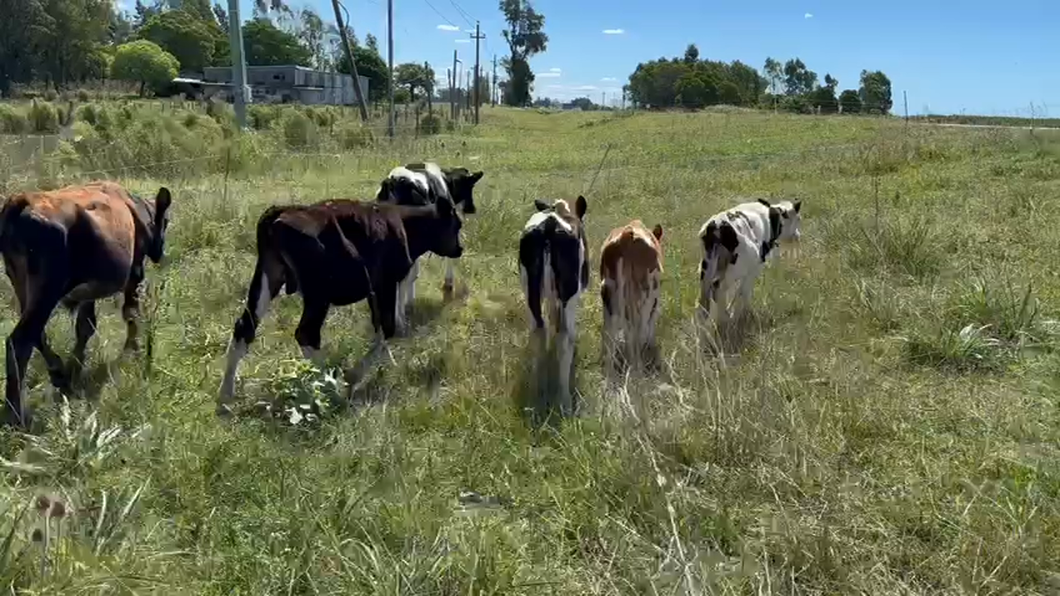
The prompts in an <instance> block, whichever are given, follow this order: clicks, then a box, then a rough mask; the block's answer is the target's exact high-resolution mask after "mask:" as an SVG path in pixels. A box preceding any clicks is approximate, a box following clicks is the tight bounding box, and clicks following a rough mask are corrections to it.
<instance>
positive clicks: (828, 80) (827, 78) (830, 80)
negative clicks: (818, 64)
mask: <svg viewBox="0 0 1060 596" xmlns="http://www.w3.org/2000/svg"><path fill="white" fill-rule="evenodd" d="M824 86H825V87H828V88H829V89H831V90H832V93H835V89H836V87H838V86H839V79H836V78H834V77H832V75H830V74H827V73H826V74H825V75H824Z"/></svg>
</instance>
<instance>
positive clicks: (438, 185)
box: [376, 162, 483, 330]
mask: <svg viewBox="0 0 1060 596" xmlns="http://www.w3.org/2000/svg"><path fill="white" fill-rule="evenodd" d="M482 176H483V172H471V171H469V170H468V169H467V168H464V167H457V168H446V169H442V168H441V167H439V166H438V164H436V163H432V162H426V163H414V164H406V165H404V166H398V167H396V168H394V169H392V170H390V173H389V174H388V175H387V177H386V178H385V179H384V180H383V182H382V183H381V184H380V185H379V190H378V191H377V192H376V200H377V201H380V202H385V203H394V204H398V205H430V204H432V203H434V202H435V201H438V200H440V199H449V200H450V201H452V203H453V204H454V205H461V206H462V208H463V212H464V214H466V215H471V214H473V213H475V211H476V207H475V197H474V190H475V184H476V183H477V182H478V181H479V180H481V179H482ZM453 268H454V259H446V262H445V283H444V285H443V286H442V289H443V291H444V292H445V293H446V294H451V293H452V291H453V284H454V279H453V278H454V272H453ZM419 273H420V266H419V261H418V260H416V259H413V264H412V269H411V270H410V271H409V274H408V277H406V278H405V279H404V280H403V281H402V283H401V285H400V286H399V287H398V297H397V304H396V308H397V314H396V316H397V326H398V329H399V330H403V329H404V328H405V309H406V308H407V307H408V305H409V304H411V303H412V301H413V300H414V299H415V297H416V278H417V277H419Z"/></svg>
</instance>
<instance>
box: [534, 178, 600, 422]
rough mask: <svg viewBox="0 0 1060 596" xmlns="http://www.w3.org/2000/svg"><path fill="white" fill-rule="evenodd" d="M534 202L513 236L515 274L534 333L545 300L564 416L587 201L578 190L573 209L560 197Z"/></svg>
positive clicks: (585, 266)
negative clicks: (515, 243)
mask: <svg viewBox="0 0 1060 596" xmlns="http://www.w3.org/2000/svg"><path fill="white" fill-rule="evenodd" d="M534 206H535V208H536V209H537V212H536V213H534V214H533V215H531V216H530V219H529V220H527V222H526V225H525V226H523V233H522V237H521V238H520V239H519V274H520V279H521V281H522V286H523V293H524V295H525V296H526V306H527V310H528V311H529V318H530V327H531V329H532V330H533V331H535V332H547V331H548V330H549V329H548V328H547V327H546V326H545V320H544V317H543V316H542V313H541V299H542V297H543V298H544V299H545V302H546V303H547V308H546V310H547V311H548V315H549V320H550V323H551V325H550V327H551V331H552V332H553V334H554V336H555V341H556V342H557V347H558V350H557V351H558V353H559V386H560V388H559V393H560V400H561V401H560V403H561V409H562V413H563V414H564V415H567V414H569V413H570V410H571V407H570V406H571V393H570V374H571V367H572V366H573V364H574V340H575V337H576V328H575V316H576V314H577V311H578V303H579V300H580V298H581V295H582V292H584V291H585V289H586V288H587V287H588V286H589V246H588V243H587V242H586V239H585V228H584V225H583V223H584V221H583V220H584V217H585V211H586V208H587V203H586V200H585V197H583V196H580V195H579V196H578V199H577V200H576V201H575V203H574V211H573V212H572V211H571V209H570V206H569V204H568V203H567V201H565V200H563V199H558V200H556V201H554V202H553V203H552V204H551V205H549V204H548V203H546V202H544V201H542V200H540V199H539V200H536V201H534ZM546 338H547V336H546Z"/></svg>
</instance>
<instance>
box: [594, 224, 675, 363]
mask: <svg viewBox="0 0 1060 596" xmlns="http://www.w3.org/2000/svg"><path fill="white" fill-rule="evenodd" d="M662 235H663V229H662V226H660V225H658V224H656V226H655V227H654V228H653V229H652V230H651V231H649V230H648V228H647V227H645V225H644V224H643V223H642V222H641V221H640V220H639V219H635V220H633V221H632V222H630V223H628V224H626V225H624V226H622V227H620V228H615V229H614V230H611V233H610V234H608V236H607V239H606V240H604V244H603V246H602V247H601V248H600V299H601V302H603V306H604V337H603V345H604V362H605V364H606V365H607V366H608V367H609V368H614V366H615V364H616V359H617V356H618V347H619V345H620V344H619V341H620V338H621V339H624V340H625V348H626V349H625V356H626V361H627V362H630V363H636V362H642V361H645V360H647V361H648V362H650V363H652V364H657V363H658V346H657V344H656V341H655V324H656V322H657V321H658V318H659V298H660V295H659V294H660V291H659V287H660V284H661V282H662V273H663V250H662V243H661V240H662Z"/></svg>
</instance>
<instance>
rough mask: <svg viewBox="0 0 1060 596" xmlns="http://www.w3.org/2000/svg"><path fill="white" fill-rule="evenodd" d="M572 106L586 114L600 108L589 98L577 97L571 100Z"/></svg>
mask: <svg viewBox="0 0 1060 596" xmlns="http://www.w3.org/2000/svg"><path fill="white" fill-rule="evenodd" d="M570 104H571V106H573V107H575V108H580V109H582V110H584V111H586V112H591V111H593V110H596V109H598V108H599V106H597V105H596V104H594V103H593V100H591V99H589V98H588V97H576V98H574V99H573V100H571V102H570Z"/></svg>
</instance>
